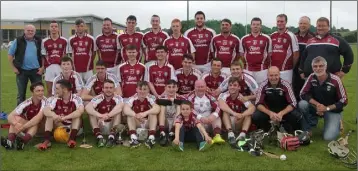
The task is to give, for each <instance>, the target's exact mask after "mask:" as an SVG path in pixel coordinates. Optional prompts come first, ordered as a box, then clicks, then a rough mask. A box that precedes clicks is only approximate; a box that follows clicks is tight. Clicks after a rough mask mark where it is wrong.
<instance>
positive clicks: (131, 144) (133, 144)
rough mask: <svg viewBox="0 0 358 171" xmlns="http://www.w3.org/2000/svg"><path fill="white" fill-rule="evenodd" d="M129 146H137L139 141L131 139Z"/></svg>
mask: <svg viewBox="0 0 358 171" xmlns="http://www.w3.org/2000/svg"><path fill="white" fill-rule="evenodd" d="M130 146H131V148H137V147H139V146H140V143H139V141H138V140H137V139H132V141H131V142H130Z"/></svg>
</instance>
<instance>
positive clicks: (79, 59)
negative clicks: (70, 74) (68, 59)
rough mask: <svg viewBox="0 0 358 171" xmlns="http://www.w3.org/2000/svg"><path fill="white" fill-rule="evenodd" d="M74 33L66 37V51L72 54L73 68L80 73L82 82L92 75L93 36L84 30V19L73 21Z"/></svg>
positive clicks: (94, 51)
mask: <svg viewBox="0 0 358 171" xmlns="http://www.w3.org/2000/svg"><path fill="white" fill-rule="evenodd" d="M75 25H76V33H75V35H73V36H71V37H70V38H69V39H68V42H69V43H68V52H67V53H69V54H71V55H72V59H73V63H74V70H75V71H76V72H78V73H79V74H80V75H81V78H82V80H83V82H84V83H86V81H87V80H88V79H89V78H90V77H91V76H92V75H93V61H94V58H95V56H96V50H97V47H96V44H95V42H94V38H93V37H92V36H91V35H89V34H87V33H86V32H85V26H86V24H85V21H84V20H83V19H77V20H76V21H75Z"/></svg>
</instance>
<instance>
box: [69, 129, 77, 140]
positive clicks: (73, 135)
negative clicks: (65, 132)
mask: <svg viewBox="0 0 358 171" xmlns="http://www.w3.org/2000/svg"><path fill="white" fill-rule="evenodd" d="M77 132H78V130H77V129H72V130H71V134H70V140H74V141H76V136H77Z"/></svg>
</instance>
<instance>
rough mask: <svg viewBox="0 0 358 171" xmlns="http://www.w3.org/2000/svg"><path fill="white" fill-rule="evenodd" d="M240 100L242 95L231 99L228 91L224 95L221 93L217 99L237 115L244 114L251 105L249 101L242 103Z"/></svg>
mask: <svg viewBox="0 0 358 171" xmlns="http://www.w3.org/2000/svg"><path fill="white" fill-rule="evenodd" d="M242 98H243V95H242V94H240V93H239V96H237V97H236V98H234V99H233V98H232V97H231V96H230V93H229V92H228V91H227V92H225V93H221V94H220V96H219V99H221V100H223V101H224V102H225V103H226V104H227V105H228V106H229V107H230V109H231V110H233V111H234V112H237V113H242V112H244V111H245V110H246V109H247V108H248V107H249V105H250V104H251V102H250V101H246V102H242V100H240V99H242Z"/></svg>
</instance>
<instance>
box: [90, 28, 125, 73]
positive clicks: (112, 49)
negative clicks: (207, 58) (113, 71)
mask: <svg viewBox="0 0 358 171" xmlns="http://www.w3.org/2000/svg"><path fill="white" fill-rule="evenodd" d="M95 42H96V46H97V50H98V52H99V58H100V59H102V61H104V62H105V63H106V64H107V67H108V68H112V67H114V66H116V65H118V64H119V62H120V61H121V59H118V34H116V33H112V34H110V35H109V36H106V35H104V34H103V33H102V34H100V35H98V36H97V37H96V41H95Z"/></svg>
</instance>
